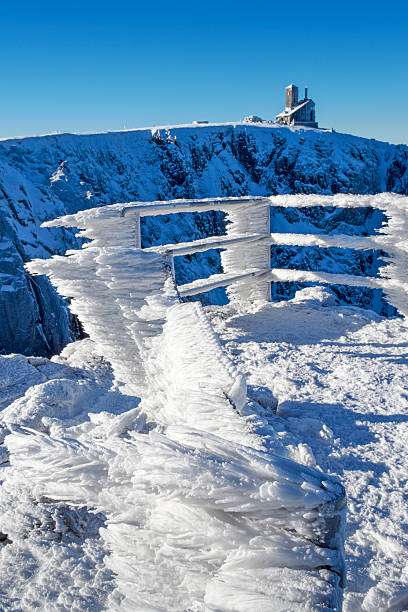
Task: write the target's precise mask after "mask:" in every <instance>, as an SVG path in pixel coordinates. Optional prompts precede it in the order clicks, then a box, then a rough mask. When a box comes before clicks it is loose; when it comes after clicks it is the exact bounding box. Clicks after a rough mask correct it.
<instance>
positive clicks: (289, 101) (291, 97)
mask: <svg viewBox="0 0 408 612" xmlns="http://www.w3.org/2000/svg"><path fill="white" fill-rule="evenodd" d="M298 101H299V89H298V88H297V87H296V85H293V83H292V84H291V85H288V86H287V87H286V108H293V107H294V106H297V104H298Z"/></svg>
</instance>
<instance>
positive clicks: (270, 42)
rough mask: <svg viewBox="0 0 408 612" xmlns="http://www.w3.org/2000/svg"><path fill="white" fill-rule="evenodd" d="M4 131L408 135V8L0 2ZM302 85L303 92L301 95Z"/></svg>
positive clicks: (399, 139)
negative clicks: (297, 121)
mask: <svg viewBox="0 0 408 612" xmlns="http://www.w3.org/2000/svg"><path fill="white" fill-rule="evenodd" d="M0 24H1V36H0V66H1V73H0V74H1V103H0V104H1V113H0V137H9V136H22V135H31V134H42V133H48V132H54V131H74V132H81V131H104V130H116V129H123V128H124V127H126V128H137V127H144V126H152V125H166V124H171V125H173V124H179V123H186V122H190V121H192V120H194V119H208V120H209V121H211V122H212V121H220V122H222V121H235V120H240V119H242V118H243V117H244V116H246V115H248V114H257V115H260V116H261V117H263V118H265V119H272V118H274V117H275V115H276V114H277V113H278V112H280V111H281V110H282V107H283V99H284V87H285V85H287V84H289V83H290V82H294V83H296V84H297V85H298V86H299V87H300V88H303V87H304V86H305V85H307V86H308V87H309V95H310V97H312V98H313V99H314V100H315V102H316V110H317V119H318V120H319V123H320V125H321V126H323V127H334V128H335V129H336V130H338V131H342V132H349V133H353V134H357V135H362V136H367V137H369V138H377V139H380V140H388V141H390V142H396V143H408V42H407V40H408V2H406V1H404V2H402V1H400V0H394V2H390V3H386V2H384V1H383V2H381V3H378V2H368V1H367V2H366V1H364V2H361V1H359V0H354V1H349V0H342V2H337V1H333V0H326V1H324V2H322V1H320V0H317V1H310V0H304V2H298V1H287V2H285V1H283V2H273V1H269V2H264V1H257V0H254V1H253V2H250V1H247V2H240V1H235V2H230V1H226V0H218V1H214V0H207V1H206V2H194V1H192V2H185V1H178V2H177V1H175V2H170V1H169V2H163V1H162V0H151V1H150V2H149V0H144V1H142V2H139V0H134V1H132V2H128V1H122V0H116V1H111V2H105V1H100V2H94V1H93V0H82V1H81V2H79V1H77V0H66V1H65V2H61V1H55V2H49V1H48V0H40V1H39V2H34V1H33V0H31V1H30V2H19V1H18V0H16V1H15V2H14V3H13V2H10V1H7V2H2V7H1V20H0ZM301 91H303V89H301Z"/></svg>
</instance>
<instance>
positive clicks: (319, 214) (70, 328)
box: [0, 123, 408, 355]
mask: <svg viewBox="0 0 408 612" xmlns="http://www.w3.org/2000/svg"><path fill="white" fill-rule="evenodd" d="M407 169H408V147H407V146H403V145H400V146H395V145H390V144H387V143H382V142H378V141H374V140H367V139H363V138H357V137H354V136H350V135H346V134H337V133H333V132H325V131H320V130H312V129H303V128H287V127H278V126H276V125H266V124H264V125H249V124H245V123H239V124H223V125H205V126H204V125H200V126H182V127H174V128H159V129H144V130H135V131H128V132H115V133H106V134H89V135H88V134H83V135H71V134H58V135H50V136H42V137H33V138H22V139H13V140H5V141H1V142H0V282H1V286H0V289H1V290H0V352H5V353H7V352H11V351H13V352H20V353H25V354H38V355H50V354H52V353H55V352H58V351H59V350H60V349H61V348H62V346H64V345H65V344H66V343H67V342H68V341H69V340H70V339H71V338H72V336H73V334H74V335H75V333H76V328H75V321H72V320H70V317H69V316H68V314H67V310H66V305H65V304H64V303H63V302H62V300H61V299H60V298H59V297H58V296H57V295H56V294H55V292H54V290H53V289H52V287H51V286H50V285H49V282H48V280H47V279H46V278H42V277H37V278H35V279H33V278H31V277H29V276H28V275H27V273H26V272H25V270H24V267H23V266H24V262H25V261H27V260H28V259H30V258H33V257H46V256H50V255H51V254H53V253H64V252H65V251H66V249H67V248H71V247H74V246H75V247H76V246H77V245H78V241H77V238H76V237H75V234H74V232H71V231H67V230H62V229H61V230H55V229H54V230H47V229H43V228H40V224H41V223H42V222H43V221H44V220H46V219H51V218H54V217H56V216H59V215H63V214H67V213H71V212H75V211H78V210H80V209H83V208H89V207H94V206H99V205H103V204H110V203H114V202H121V201H123V202H126V201H132V200H145V201H148V200H160V199H161V200H164V199H172V198H180V197H184V198H185V197H194V198H200V197H211V196H238V195H248V194H251V195H269V194H276V193H290V192H293V193H311V192H315V193H322V194H331V193H338V192H351V193H376V192H381V191H395V192H397V193H408V170H407ZM271 223H272V229H273V231H283V232H284V231H320V232H322V231H323V230H327V229H329V230H330V231H341V232H342V233H360V234H368V233H370V232H371V231H373V229H375V227H378V226H379V225H380V223H381V215H378V214H374V215H373V214H372V213H370V212H369V211H368V210H367V211H366V210H361V209H360V210H358V211H355V212H354V211H351V212H350V211H346V210H337V211H327V210H326V211H323V210H322V209H310V210H308V211H307V212H300V211H298V210H295V209H287V210H286V211H283V210H277V211H274V213H273V216H272V220H271ZM223 231H224V223H223V216H222V214H220V213H207V214H205V215H193V214H184V215H182V216H180V217H179V218H177V220H176V219H175V218H174V217H173V218H170V217H162V218H157V217H156V218H153V219H147V220H145V222H144V224H143V227H142V235H143V243H144V245H145V246H147V245H151V244H159V243H165V242H174V241H180V240H186V239H194V238H197V237H201V236H208V235H211V234H218V233H222V232H223ZM272 258H273V261H274V262H276V263H279V267H285V266H288V267H290V266H293V267H304V268H306V269H313V268H314V269H324V270H329V271H348V272H352V273H354V274H370V273H375V272H376V270H377V269H378V265H379V263H380V262H381V253H375V252H369V253H366V254H362V253H359V252H356V253H355V252H352V251H348V250H343V249H324V250H322V249H305V248H296V249H295V248H293V247H291V248H285V247H280V246H277V247H274V248H273V250H272ZM219 265H220V264H219V256H218V253H216V252H213V251H209V252H208V253H202V254H199V255H197V256H196V257H194V258H192V257H189V258H179V260H177V266H176V270H177V275H178V280H179V281H180V282H188V281H189V280H192V279H193V278H194V277H195V276H206V275H210V274H212V273H214V272H215V271H216V270H217V269H218V267H219ZM293 290H294V289H293V288H290V287H287V286H274V287H273V296H274V298H280V297H287V296H289V295H291V294H292V293H293ZM334 291H335V292H336V294H337V296H338V298H339V300H340V301H346V302H353V303H356V304H358V305H363V306H366V307H370V308H374V309H375V310H377V311H378V312H383V313H384V314H392V310H391V309H390V308H389V307H387V305H386V304H384V302H383V301H382V300H381V295H380V294H379V292H372V291H368V290H367V291H366V292H363V293H361V292H359V291H358V290H355V289H353V290H351V289H347V290H346V289H344V288H340V287H335V288H334ZM204 299H205V300H207V301H209V300H214V301H218V302H220V301H222V300H223V299H224V297H223V293H222V291H221V290H217V291H216V292H215V293H213V294H212V295H211V296H210V295H207V296H205V297H204Z"/></svg>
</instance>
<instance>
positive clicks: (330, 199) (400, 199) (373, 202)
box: [269, 192, 407, 210]
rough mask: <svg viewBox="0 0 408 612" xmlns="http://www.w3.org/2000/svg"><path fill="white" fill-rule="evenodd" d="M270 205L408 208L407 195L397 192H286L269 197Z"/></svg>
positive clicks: (383, 208) (381, 208)
mask: <svg viewBox="0 0 408 612" xmlns="http://www.w3.org/2000/svg"><path fill="white" fill-rule="evenodd" d="M269 205H270V206H282V207H284V208H287V207H294V208H310V207H312V206H324V207H326V206H328V207H334V208H378V209H380V210H388V209H390V208H393V209H395V208H402V209H404V208H405V209H406V206H407V196H403V195H399V194H396V193H389V192H386V193H378V194H375V195H373V194H365V195H357V194H345V193H338V194H336V195H321V194H304V193H302V194H285V195H277V196H270V197H269Z"/></svg>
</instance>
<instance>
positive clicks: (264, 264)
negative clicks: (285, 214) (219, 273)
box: [221, 200, 271, 302]
mask: <svg viewBox="0 0 408 612" xmlns="http://www.w3.org/2000/svg"><path fill="white" fill-rule="evenodd" d="M226 221H227V235H228V236H229V237H231V238H235V237H238V236H242V235H244V234H259V235H261V236H270V212H269V202H268V201H265V200H262V201H256V200H255V201H252V202H251V201H249V202H245V203H243V204H241V205H235V206H234V207H232V206H231V207H230V208H227V218H226ZM221 261H222V265H223V268H224V272H225V273H230V272H231V273H236V274H239V273H242V272H248V271H251V270H269V269H270V267H271V247H270V244H269V243H268V242H266V241H262V240H259V241H255V242H250V243H248V244H243V245H241V244H237V245H234V246H230V247H228V248H227V249H226V250H225V251H223V252H222V253H221ZM227 295H228V297H229V299H230V301H231V302H254V301H257V300H261V301H267V302H269V301H270V299H271V285H270V280H265V279H257V278H256V277H254V278H253V279H249V280H245V281H241V282H237V283H234V284H233V285H230V286H229V287H228V289H227Z"/></svg>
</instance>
